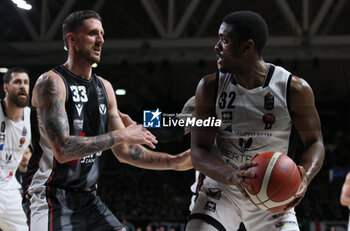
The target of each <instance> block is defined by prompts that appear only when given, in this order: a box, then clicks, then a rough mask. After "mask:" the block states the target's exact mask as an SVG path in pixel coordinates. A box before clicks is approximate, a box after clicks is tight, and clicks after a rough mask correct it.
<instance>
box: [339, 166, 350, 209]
mask: <svg viewBox="0 0 350 231" xmlns="http://www.w3.org/2000/svg"><path fill="white" fill-rule="evenodd" d="M340 204H341V205H342V206H350V172H348V174H347V175H346V178H345V181H344V184H343V187H342V189H341V194H340Z"/></svg>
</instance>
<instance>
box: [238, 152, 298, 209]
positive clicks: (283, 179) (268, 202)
mask: <svg viewBox="0 0 350 231" xmlns="http://www.w3.org/2000/svg"><path fill="white" fill-rule="evenodd" d="M252 161H253V162H255V163H257V165H256V166H254V167H252V168H250V171H253V172H255V177H253V178H250V177H245V178H244V181H245V182H246V183H247V184H249V185H251V186H252V190H248V189H246V191H247V193H248V195H249V196H250V200H251V201H252V202H253V204H255V205H256V206H257V207H259V208H260V209H263V210H268V211H272V212H275V211H281V210H283V209H284V208H285V207H286V206H288V205H289V204H290V203H292V202H293V200H294V195H295V193H296V192H297V191H298V190H299V187H300V173H299V170H298V167H297V166H296V164H295V163H294V161H293V160H292V159H291V158H289V157H288V156H287V155H285V154H283V153H280V152H265V153H258V154H256V155H255V156H254V157H253V158H252Z"/></svg>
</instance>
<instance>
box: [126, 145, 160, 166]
mask: <svg viewBox="0 0 350 231" xmlns="http://www.w3.org/2000/svg"><path fill="white" fill-rule="evenodd" d="M129 155H130V157H131V159H133V160H135V161H139V162H141V163H149V164H151V163H153V156H152V154H150V153H149V152H148V150H147V149H143V148H142V147H140V146H138V145H130V147H129ZM159 162H160V158H159V159H158V163H159Z"/></svg>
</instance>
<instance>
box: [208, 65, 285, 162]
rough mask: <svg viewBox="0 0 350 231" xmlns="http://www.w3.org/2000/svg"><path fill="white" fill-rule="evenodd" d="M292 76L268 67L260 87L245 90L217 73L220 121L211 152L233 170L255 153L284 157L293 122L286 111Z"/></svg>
mask: <svg viewBox="0 0 350 231" xmlns="http://www.w3.org/2000/svg"><path fill="white" fill-rule="evenodd" d="M291 76H292V75H291V73H289V72H288V71H286V70H285V69H283V68H282V67H279V66H274V65H272V64H270V66H269V71H268V73H267V75H266V77H265V80H264V83H263V85H262V86H260V87H257V88H254V89H249V90H248V89H246V88H244V87H242V86H240V85H239V84H237V83H236V82H235V79H234V76H233V75H232V74H229V73H221V72H220V73H219V77H218V79H217V81H218V90H217V98H216V116H217V118H219V119H221V120H222V125H221V127H219V128H218V131H217V134H216V137H215V142H214V145H213V147H212V153H214V154H215V155H217V156H218V157H219V158H220V159H221V160H222V161H224V162H225V163H227V164H229V165H231V166H232V167H234V168H238V166H239V165H240V164H241V163H243V162H245V161H247V160H250V159H251V158H252V157H253V156H254V155H255V154H256V153H258V152H259V153H262V152H267V151H278V152H282V153H285V154H287V153H288V146H289V138H290V133H291V128H292V121H291V116H290V112H289V109H288V92H289V90H288V89H289V85H290V81H291Z"/></svg>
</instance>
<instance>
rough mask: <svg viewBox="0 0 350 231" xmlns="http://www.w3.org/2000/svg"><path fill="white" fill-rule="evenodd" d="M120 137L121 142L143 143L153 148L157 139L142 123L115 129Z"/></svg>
mask: <svg viewBox="0 0 350 231" xmlns="http://www.w3.org/2000/svg"><path fill="white" fill-rule="evenodd" d="M116 133H117V135H119V136H120V137H121V140H122V143H127V144H145V145H147V146H148V147H150V148H155V147H156V146H154V144H157V143H158V141H157V139H156V137H155V136H154V135H153V134H152V133H151V132H150V131H148V130H147V129H146V128H144V127H143V126H142V125H136V124H134V125H129V126H128V127H126V128H121V129H119V130H117V131H116Z"/></svg>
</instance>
